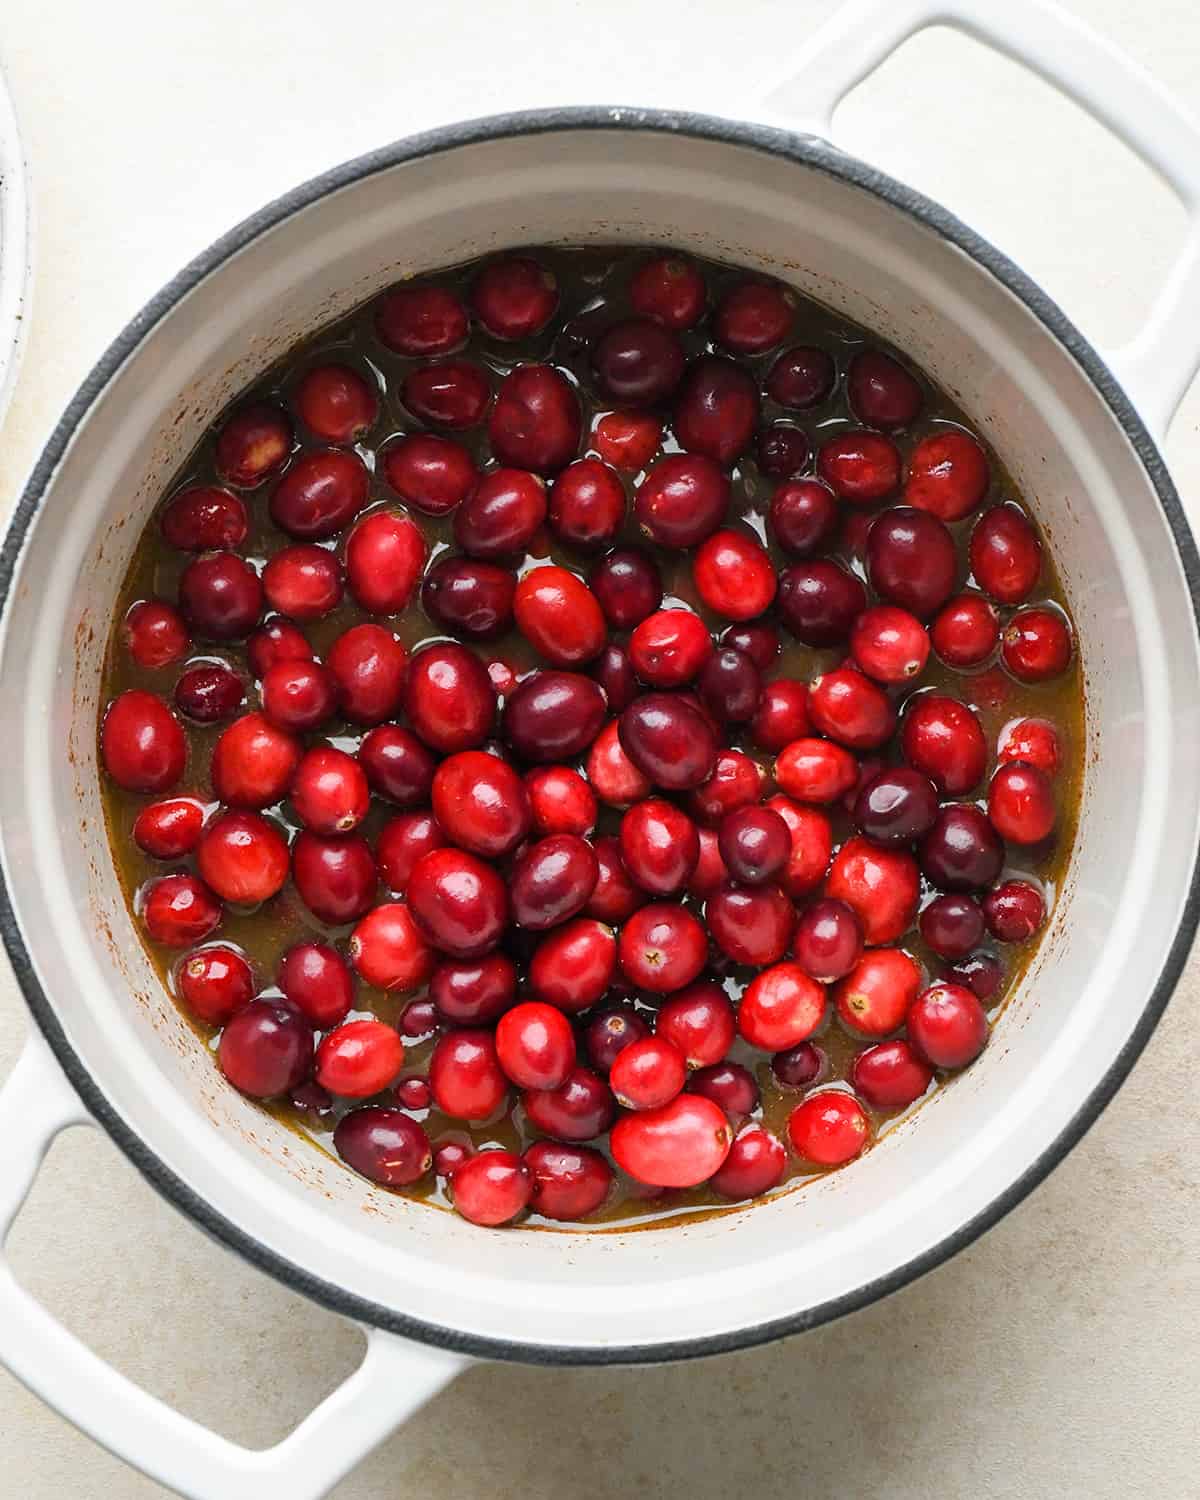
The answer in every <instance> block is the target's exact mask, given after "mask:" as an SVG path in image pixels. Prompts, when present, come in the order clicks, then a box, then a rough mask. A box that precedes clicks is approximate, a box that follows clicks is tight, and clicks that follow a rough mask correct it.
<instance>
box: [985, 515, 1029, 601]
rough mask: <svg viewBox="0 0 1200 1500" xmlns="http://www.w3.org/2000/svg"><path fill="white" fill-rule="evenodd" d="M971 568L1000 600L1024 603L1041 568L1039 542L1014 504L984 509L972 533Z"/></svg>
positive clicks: (1026, 518)
mask: <svg viewBox="0 0 1200 1500" xmlns="http://www.w3.org/2000/svg"><path fill="white" fill-rule="evenodd" d="M970 557H971V571H972V572H973V573H974V574H975V580H976V582H977V583H978V584H979V587H980V588H981V589H983V590H984V591H985V593H988V594H990V595H991V596H992V598H993V599H996V600H998V601H999V602H1000V603H1001V604H1023V603H1024V602H1025V600H1026V599H1028V598H1029V596H1030V594H1032V593H1033V591H1034V589H1035V588H1036V586H1037V581H1038V579H1039V578H1040V577H1041V572H1042V544H1041V542H1040V541H1039V540H1038V535H1037V532H1036V531H1034V529H1033V526H1032V524H1031V523H1030V520H1029V517H1028V516H1027V515H1026V514H1025V512H1024V511H1023V510H1021V509H1020V508H1019V507H1018V506H1016V505H994V506H992V508H991V510H987V511H984V513H983V515H982V516H980V518H979V520H978V521H976V523H975V529H974V530H973V531H972V533H971V548H970Z"/></svg>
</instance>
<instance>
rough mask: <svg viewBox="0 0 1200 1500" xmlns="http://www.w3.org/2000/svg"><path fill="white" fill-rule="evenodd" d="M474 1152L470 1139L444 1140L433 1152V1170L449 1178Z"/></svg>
mask: <svg viewBox="0 0 1200 1500" xmlns="http://www.w3.org/2000/svg"><path fill="white" fill-rule="evenodd" d="M474 1154H475V1149H474V1147H473V1146H472V1144H471V1142H470V1141H443V1142H442V1144H441V1145H439V1146H438V1147H437V1149H436V1150H435V1151H434V1153H433V1170H434V1171H435V1172H436V1173H437V1174H438V1176H439V1177H445V1178H447V1179H449V1178H451V1177H453V1176H454V1174H455V1172H457V1171H458V1169H459V1167H461V1166H462V1164H463V1162H465V1161H470V1159H471V1157H472V1156H474Z"/></svg>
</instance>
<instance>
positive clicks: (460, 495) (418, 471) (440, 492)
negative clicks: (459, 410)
mask: <svg viewBox="0 0 1200 1500" xmlns="http://www.w3.org/2000/svg"><path fill="white" fill-rule="evenodd" d="M380 467H381V469H382V471H383V477H384V479H386V480H387V482H388V484H390V485H391V487H392V489H394V490H395V492H396V493H397V495H399V496H400V498H401V500H403V501H404V502H405V504H406V505H411V506H412V507H413V509H414V510H419V511H422V512H423V513H424V514H425V515H427V516H444V515H446V514H447V513H448V512H449V511H452V510H453V509H454V508H455V506H457V505H461V504H462V503H463V501H464V500H465V499H466V498H467V496H468V495H469V494H470V493H471V491H472V490H473V489H474V488H475V484H476V481H477V480H478V478H479V471H478V470H477V469H476V467H475V460H474V459H473V458H472V457H471V455H470V453H469V452H468V451H467V449H466V448H464V447H463V445H462V444H461V443H458V442H455V440H454V439H453V438H448V437H441V436H440V435H439V434H437V433H434V432H414V433H410V434H409V435H408V436H406V437H401V438H397V439H396V441H395V442H394V443H389V444H388V446H387V447H386V448H385V449H384V450H383V452H382V453H381V454H380Z"/></svg>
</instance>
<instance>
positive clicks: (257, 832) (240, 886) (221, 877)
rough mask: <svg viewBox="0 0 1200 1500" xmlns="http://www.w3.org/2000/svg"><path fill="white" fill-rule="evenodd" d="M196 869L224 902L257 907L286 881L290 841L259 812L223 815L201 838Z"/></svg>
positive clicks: (211, 824)
mask: <svg viewBox="0 0 1200 1500" xmlns="http://www.w3.org/2000/svg"><path fill="white" fill-rule="evenodd" d="M196 867H197V869H198V870H199V871H200V875H201V877H202V878H203V879H204V880H205V882H206V883H207V884H208V886H209V887H210V889H212V890H214V891H216V893H217V895H218V896H220V897H221V899H222V900H223V901H231V902H233V903H234V904H235V905H238V906H257V905H258V904H259V902H262V901H269V900H270V898H271V897H272V896H274V895H275V894H276V892H277V891H279V890H281V889H282V887H283V884H284V882H285V881H286V880H287V876H288V847H287V842H286V840H285V839H284V837H283V835H282V834H281V833H280V832H279V830H278V828H277V827H276V826H275V825H274V824H273V823H269V822H268V821H267V820H266V818H262V817H260V816H259V815H258V814H257V813H246V812H228V813H224V814H223V815H222V816H221V817H219V818H217V819H216V820H215V822H212V823H210V824H209V826H208V827H207V828H206V829H205V830H204V833H203V834H202V835H201V838H200V843H199V845H198V847H197V850H196Z"/></svg>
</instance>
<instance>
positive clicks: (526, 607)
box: [513, 566, 608, 667]
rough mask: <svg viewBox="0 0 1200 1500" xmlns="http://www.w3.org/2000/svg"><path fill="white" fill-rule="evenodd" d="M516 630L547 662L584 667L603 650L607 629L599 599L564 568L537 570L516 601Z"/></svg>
mask: <svg viewBox="0 0 1200 1500" xmlns="http://www.w3.org/2000/svg"><path fill="white" fill-rule="evenodd" d="M513 613H514V615H515V617H516V622H517V629H518V630H519V631H520V632H521V634H522V635H523V636H524V637H525V639H526V640H527V641H528V642H529V643H530V645H531V646H532V647H533V648H534V650H535V651H537V652H538V653H539V654H540V655H541V656H543V657H545V658H546V660H547V661H550V662H553V663H554V665H555V666H559V667H573V666H581V665H582V664H583V663H584V662H588V661H591V660H592V659H593V657H595V656H597V655H598V654H599V652H600V651H601V649H602V648H603V646H604V642H605V639H606V637H607V635H608V626H607V623H606V621H605V619H604V612H603V611H602V610H601V608H600V605H599V602H598V601H597V599H596V596H595V595H594V594H593V593H592V591H591V589H589V588H588V586H587V584H586V583H584V582H583V581H582V579H580V578H577V577H576V576H575V574H574V573H570V572H568V571H567V569H566V568H559V567H555V566H548V567H541V568H534V569H532V570H531V571H530V572H528V573H526V574H525V575H524V577H523V578H522V579H521V581H520V582H519V583H518V584H517V590H516V594H515V596H514V598H513Z"/></svg>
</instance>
